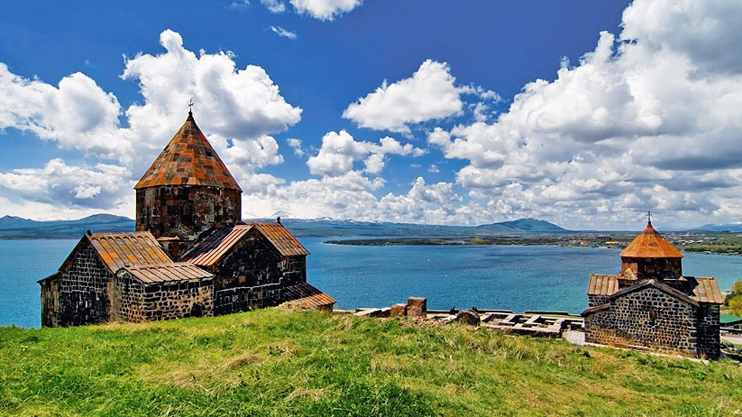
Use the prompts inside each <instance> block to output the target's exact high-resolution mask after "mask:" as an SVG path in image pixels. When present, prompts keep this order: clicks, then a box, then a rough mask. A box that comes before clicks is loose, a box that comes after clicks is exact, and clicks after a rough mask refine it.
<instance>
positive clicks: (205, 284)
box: [143, 279, 214, 321]
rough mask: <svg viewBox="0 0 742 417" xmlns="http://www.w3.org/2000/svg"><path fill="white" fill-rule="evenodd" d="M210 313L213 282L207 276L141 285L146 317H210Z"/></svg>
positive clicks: (212, 302)
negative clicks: (197, 279) (195, 279)
mask: <svg viewBox="0 0 742 417" xmlns="http://www.w3.org/2000/svg"><path fill="white" fill-rule="evenodd" d="M213 312H214V285H213V283H212V281H211V280H210V279H209V280H199V281H174V282H173V281H171V282H163V283H156V284H149V285H146V286H145V288H144V311H143V313H144V318H145V319H146V320H150V321H151V320H169V319H174V318H183V317H191V316H197V317H201V316H212V315H213Z"/></svg>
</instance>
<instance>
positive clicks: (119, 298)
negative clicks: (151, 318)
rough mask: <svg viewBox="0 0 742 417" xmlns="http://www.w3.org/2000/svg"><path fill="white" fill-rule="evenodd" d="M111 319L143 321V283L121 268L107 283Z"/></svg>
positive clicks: (144, 316) (144, 318) (144, 317)
mask: <svg viewBox="0 0 742 417" xmlns="http://www.w3.org/2000/svg"><path fill="white" fill-rule="evenodd" d="M108 294H109V297H110V299H111V314H110V317H111V320H112V321H130V322H139V321H145V320H146V319H147V318H146V315H145V308H144V284H143V283H142V282H141V281H140V280H138V279H136V278H134V277H132V276H131V274H130V273H128V272H126V271H124V270H121V271H119V272H118V273H117V274H116V278H114V279H113V280H111V282H110V284H109V292H108Z"/></svg>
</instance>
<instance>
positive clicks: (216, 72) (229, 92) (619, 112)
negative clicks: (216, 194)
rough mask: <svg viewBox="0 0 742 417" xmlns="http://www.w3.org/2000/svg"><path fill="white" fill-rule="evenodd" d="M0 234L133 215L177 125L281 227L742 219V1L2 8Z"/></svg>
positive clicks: (249, 202)
mask: <svg viewBox="0 0 742 417" xmlns="http://www.w3.org/2000/svg"><path fill="white" fill-rule="evenodd" d="M3 6H4V12H3V14H2V15H0V97H2V100H1V101H0V141H2V142H1V143H2V144H3V148H4V149H5V150H6V152H4V153H2V154H0V215H5V214H9V215H17V216H22V217H29V218H34V219H58V218H79V217H83V216H85V215H89V214H93V213H99V212H109V213H114V214H120V215H125V216H129V217H133V212H134V207H133V204H134V192H133V190H132V187H133V185H134V183H136V181H137V179H138V178H139V177H140V176H141V175H142V173H143V172H144V170H145V169H146V168H147V166H148V165H149V164H150V163H151V161H152V159H153V158H154V157H155V156H156V155H157V153H159V151H160V150H161V149H162V147H164V145H165V144H166V143H167V141H168V140H169V139H170V138H171V137H172V135H173V134H174V133H175V131H176V130H177V128H178V127H179V126H180V125H181V124H182V123H183V121H184V120H185V116H186V114H187V111H188V107H187V103H188V101H189V100H191V99H192V100H193V102H194V115H195V117H196V121H197V122H198V124H199V126H200V127H201V128H202V130H203V131H204V133H205V134H206V135H207V137H208V138H209V140H210V141H211V142H212V144H213V145H214V146H215V147H216V149H217V151H218V152H219V154H220V155H221V157H222V159H223V160H224V161H225V162H226V163H227V165H228V167H229V168H230V170H231V171H232V173H233V174H234V175H235V177H236V179H237V180H238V182H239V183H240V185H241V186H242V188H243V190H244V196H243V207H244V213H243V214H244V216H245V217H255V216H272V215H273V214H275V213H276V212H286V213H290V215H291V216H294V217H303V218H317V217H330V218H352V219H359V220H384V221H397V222H414V223H436V224H473V225H476V224H483V223H492V222H497V221H503V220H512V219H517V218H522V217H536V218H541V219H545V220H549V221H552V222H554V223H557V224H559V225H561V226H564V227H568V228H602V229H641V228H642V226H643V224H642V221H643V219H644V213H646V211H648V210H651V211H652V212H653V213H655V219H656V220H655V223H656V224H657V225H658V227H660V228H662V226H663V225H665V226H667V227H683V226H697V225H701V224H705V223H719V222H736V221H742V197H740V195H742V193H740V191H742V189H740V185H739V184H740V182H741V181H742V169H741V166H742V147H741V146H740V141H741V139H740V129H741V128H742V117H741V116H742V114H741V113H742V93H740V91H742V90H741V89H740V88H741V87H742V75H741V74H742V51H740V49H739V48H738V45H739V44H740V41H742V35H741V34H739V33H738V32H739V31H738V27H739V26H740V24H742V3H740V2H729V1H726V0H637V1H635V2H633V3H632V4H630V3H629V2H627V1H613V0H610V1H599V2H596V1H594V0H579V1H577V0H575V1H564V2H555V1H553V0H548V1H529V2H522V1H520V2H519V1H492V0H472V1H465V2H453V1H430V0H425V1H423V0H405V1H391V0H367V1H361V0H250V1H249V2H248V1H243V0H240V1H237V0H235V1H232V0H224V1H217V0H214V1H208V2H205V1H158V2H151V1H129V2H118V3H115V4H114V3H113V2H94V3H91V2H82V1H67V2H52V3H49V2H37V1H15V0H10V1H8V2H5V3H4V5H3Z"/></svg>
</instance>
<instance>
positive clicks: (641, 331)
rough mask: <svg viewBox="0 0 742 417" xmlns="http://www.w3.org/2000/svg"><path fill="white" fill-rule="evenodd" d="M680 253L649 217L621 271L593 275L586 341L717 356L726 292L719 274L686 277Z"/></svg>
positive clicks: (625, 253)
mask: <svg viewBox="0 0 742 417" xmlns="http://www.w3.org/2000/svg"><path fill="white" fill-rule="evenodd" d="M681 258H682V255H681V254H680V252H678V251H677V249H675V248H674V247H673V246H672V245H671V244H670V243H669V242H667V241H666V240H665V239H663V238H662V237H661V236H659V234H658V233H657V232H656V231H654V229H653V228H652V224H651V222H650V223H649V224H648V225H647V229H645V231H644V232H643V233H642V234H641V235H639V236H638V237H637V238H636V239H634V241H633V242H632V243H631V244H630V245H629V246H628V247H627V248H626V249H625V250H624V251H623V252H622V253H621V260H622V268H621V273H620V274H617V275H596V274H593V275H591V276H590V281H589V284H588V309H587V310H585V311H584V312H583V313H582V315H583V316H584V319H585V341H586V342H588V343H599V344H606V345H612V346H620V347H631V348H642V349H647V350H651V351H658V352H666V353H680V354H684V355H689V356H698V357H708V358H718V357H719V356H720V353H721V352H720V348H721V345H720V341H719V306H720V305H721V303H723V301H724V300H723V297H721V293H720V292H719V287H718V285H717V283H716V279H715V278H708V277H699V278H696V277H684V276H682V262H681Z"/></svg>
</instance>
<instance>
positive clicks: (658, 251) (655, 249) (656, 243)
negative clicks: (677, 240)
mask: <svg viewBox="0 0 742 417" xmlns="http://www.w3.org/2000/svg"><path fill="white" fill-rule="evenodd" d="M621 257H622V258H682V257H683V254H682V253H680V251H679V250H677V249H676V248H675V246H673V245H672V243H670V242H668V241H667V239H665V238H664V237H662V236H660V234H659V233H657V231H656V230H654V227H652V222H651V221H649V222H647V228H646V229H644V231H643V232H642V233H641V234H640V235H639V236H637V237H635V238H634V240H633V241H631V243H629V246H627V247H626V249H624V250H623V252H621Z"/></svg>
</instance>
